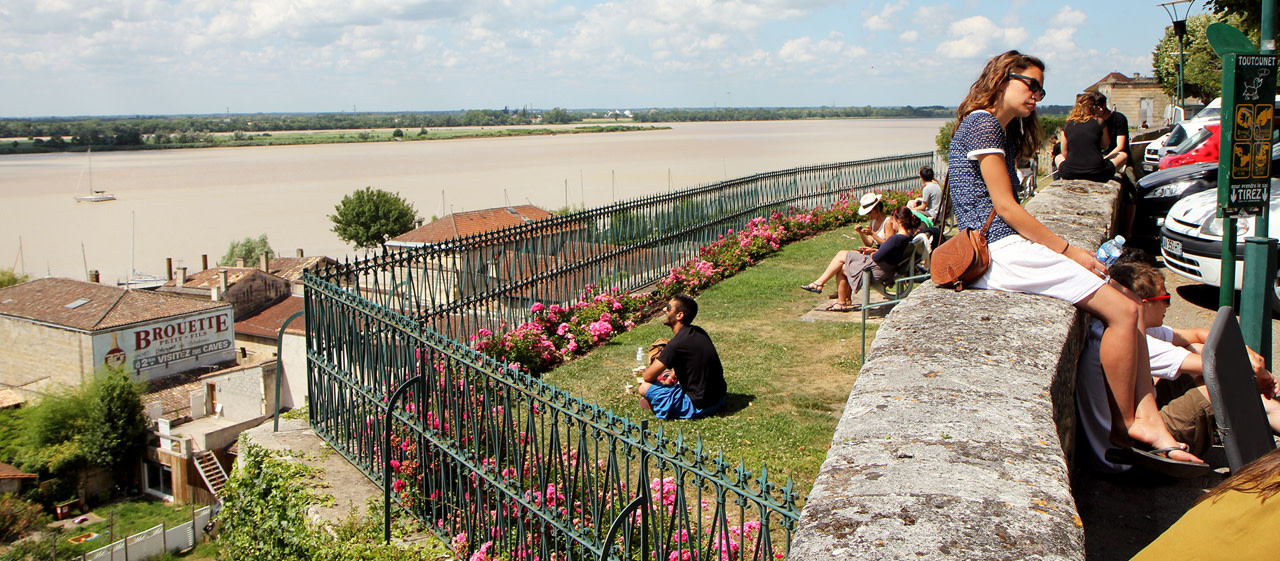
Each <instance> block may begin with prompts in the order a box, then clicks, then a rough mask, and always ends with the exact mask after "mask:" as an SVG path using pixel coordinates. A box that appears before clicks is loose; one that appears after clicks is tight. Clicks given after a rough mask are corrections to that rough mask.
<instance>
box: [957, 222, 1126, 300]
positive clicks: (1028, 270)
mask: <svg viewBox="0 0 1280 561" xmlns="http://www.w3.org/2000/svg"><path fill="white" fill-rule="evenodd" d="M988 248H989V249H990V251H991V268H990V269H987V274H985V275H983V276H982V278H981V279H979V280H978V282H975V283H973V288H987V289H991V290H1001V291H1004V292H1025V293H1028V294H1043V295H1045V296H1052V297H1054V298H1057V299H1059V300H1066V301H1068V302H1071V303H1072V304H1076V303H1078V302H1080V301H1081V300H1084V299H1085V298H1088V297H1089V296H1090V295H1092V294H1093V293H1094V292H1097V291H1098V289H1099V288H1102V285H1103V284H1106V283H1105V282H1103V280H1102V278H1100V277H1098V275H1096V274H1094V273H1093V272H1091V271H1089V270H1088V269H1085V268H1084V267H1081V266H1080V264H1079V263H1076V262H1075V261H1072V260H1070V259H1068V258H1067V257H1066V256H1064V255H1062V254H1059V253H1057V252H1055V251H1053V250H1051V249H1049V248H1047V247H1045V246H1043V245H1040V244H1038V243H1035V242H1033V241H1031V240H1028V239H1026V238H1024V237H1022V236H1020V235H1017V234H1013V235H1011V236H1006V237H1003V238H1000V239H999V240H996V241H995V242H993V243H992V244H991V245H990V246H988Z"/></svg>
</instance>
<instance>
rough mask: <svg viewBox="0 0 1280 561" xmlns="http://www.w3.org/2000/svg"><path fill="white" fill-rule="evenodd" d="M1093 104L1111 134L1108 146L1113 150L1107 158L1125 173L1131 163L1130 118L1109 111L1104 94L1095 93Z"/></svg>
mask: <svg viewBox="0 0 1280 561" xmlns="http://www.w3.org/2000/svg"><path fill="white" fill-rule="evenodd" d="M1093 104H1094V105H1096V106H1098V109H1099V112H1100V115H1101V117H1102V123H1103V125H1104V126H1106V128H1107V132H1108V133H1110V134H1111V142H1110V143H1109V144H1108V145H1109V146H1110V147H1111V150H1110V151H1108V152H1107V156H1106V157H1107V159H1108V160H1111V161H1112V162H1115V165H1116V169H1117V170H1120V171H1122V172H1123V171H1124V166H1125V164H1128V163H1129V118H1128V117H1125V116H1124V113H1121V112H1119V111H1112V110H1111V109H1108V108H1107V96H1105V95H1102V92H1093Z"/></svg>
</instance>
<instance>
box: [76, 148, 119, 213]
mask: <svg viewBox="0 0 1280 561" xmlns="http://www.w3.org/2000/svg"><path fill="white" fill-rule="evenodd" d="M88 158H89V194H88V195H76V202H78V203H102V202H106V201H114V200H116V196H115V195H112V194H111V193H108V192H106V191H98V190H95V189H94V188H93V149H92V148H90V149H89V151H88Z"/></svg>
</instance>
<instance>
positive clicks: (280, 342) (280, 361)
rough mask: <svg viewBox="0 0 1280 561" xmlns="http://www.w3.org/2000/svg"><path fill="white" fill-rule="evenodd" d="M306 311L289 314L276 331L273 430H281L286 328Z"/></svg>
mask: <svg viewBox="0 0 1280 561" xmlns="http://www.w3.org/2000/svg"><path fill="white" fill-rule="evenodd" d="M290 298H292V296H290ZM304 313H306V311H305V310H304V311H301V312H294V313H293V315H291V316H289V319H286V320H284V323H282V324H280V332H279V333H276V415H275V417H276V420H275V424H274V425H272V426H271V432H280V379H281V378H284V329H285V328H286V327H289V324H290V323H292V322H293V320H295V319H298V317H299V316H301V315H303V314H304Z"/></svg>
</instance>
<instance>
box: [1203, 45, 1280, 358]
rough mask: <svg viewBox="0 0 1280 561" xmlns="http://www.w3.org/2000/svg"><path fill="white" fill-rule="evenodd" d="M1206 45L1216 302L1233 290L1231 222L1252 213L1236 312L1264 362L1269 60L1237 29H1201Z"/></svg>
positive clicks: (1268, 282) (1270, 281)
mask: <svg viewBox="0 0 1280 561" xmlns="http://www.w3.org/2000/svg"><path fill="white" fill-rule="evenodd" d="M1208 34H1209V41H1210V44H1212V45H1213V47H1214V50H1215V51H1217V52H1218V54H1219V55H1221V56H1222V147H1223V150H1222V153H1221V155H1220V156H1219V160H1218V216H1219V217H1221V218H1222V219H1223V227H1222V261H1221V263H1222V278H1221V284H1220V285H1219V286H1220V288H1219V294H1220V297H1219V303H1220V305H1226V306H1229V305H1232V304H1233V300H1234V295H1235V286H1236V279H1235V276H1236V275H1235V273H1236V267H1235V263H1236V228H1235V226H1236V223H1235V218H1236V217H1238V216H1254V217H1255V219H1254V231H1253V234H1254V235H1253V236H1250V237H1247V238H1245V250H1244V258H1245V263H1244V279H1243V282H1242V287H1241V288H1242V290H1241V302H1240V307H1239V312H1240V320H1241V321H1240V325H1241V329H1242V331H1243V332H1244V333H1243V335H1244V339H1245V342H1246V343H1247V344H1248V345H1249V346H1250V347H1251V348H1253V349H1255V350H1257V351H1258V352H1260V353H1262V355H1263V356H1264V357H1265V358H1266V359H1267V364H1268V366H1270V363H1271V352H1270V350H1271V301H1272V299H1273V298H1275V295H1274V292H1273V291H1274V284H1275V280H1274V279H1275V270H1276V240H1274V239H1270V238H1269V237H1268V233H1269V223H1268V222H1269V220H1268V218H1269V217H1268V209H1269V207H1270V203H1271V140H1272V132H1273V131H1272V128H1273V123H1274V120H1275V117H1276V115H1275V90H1276V73H1277V69H1278V67H1277V58H1276V56H1275V55H1274V54H1270V53H1268V54H1258V52H1257V50H1256V49H1255V48H1254V47H1253V44H1252V43H1251V42H1250V41H1248V39H1247V38H1246V37H1245V36H1244V34H1243V33H1241V32H1240V31H1239V30H1237V29H1235V28H1233V27H1231V26H1228V25H1226V24H1221V23H1215V24H1213V25H1211V26H1210V27H1209V33H1208Z"/></svg>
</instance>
